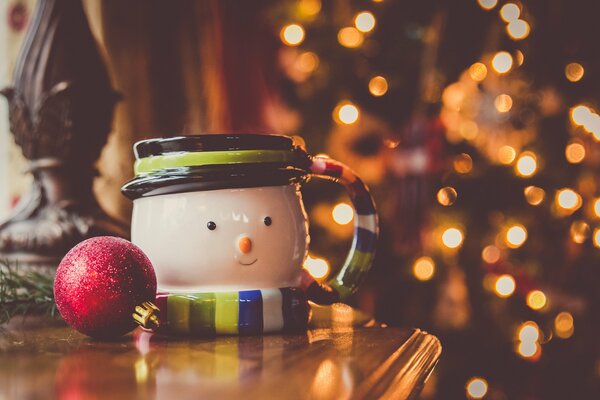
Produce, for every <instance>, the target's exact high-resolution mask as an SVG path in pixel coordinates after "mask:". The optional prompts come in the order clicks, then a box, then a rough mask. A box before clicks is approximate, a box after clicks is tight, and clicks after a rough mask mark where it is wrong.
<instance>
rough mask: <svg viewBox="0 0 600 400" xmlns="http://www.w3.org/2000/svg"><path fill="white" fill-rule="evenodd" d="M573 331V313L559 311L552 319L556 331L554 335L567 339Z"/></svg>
mask: <svg viewBox="0 0 600 400" xmlns="http://www.w3.org/2000/svg"><path fill="white" fill-rule="evenodd" d="M574 331H575V324H574V320H573V315H571V313H569V312H566V311H563V312H561V313H559V314H558V315H557V316H556V318H555V319H554V332H555V333H556V336H558V337H559V338H561V339H568V338H570V337H571V336H573V332H574Z"/></svg>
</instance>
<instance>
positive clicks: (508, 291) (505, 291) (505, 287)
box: [494, 274, 516, 297]
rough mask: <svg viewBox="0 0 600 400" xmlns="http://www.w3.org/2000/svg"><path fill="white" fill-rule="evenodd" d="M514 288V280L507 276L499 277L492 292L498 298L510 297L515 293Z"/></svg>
mask: <svg viewBox="0 0 600 400" xmlns="http://www.w3.org/2000/svg"><path fill="white" fill-rule="evenodd" d="M515 288H516V283H515V278H513V277H512V276H511V275H509V274H504V275H500V276H499V277H498V279H496V284H495V285H494V291H495V292H496V294H497V295H498V296H499V297H510V296H511V295H512V294H513V293H514V292H515Z"/></svg>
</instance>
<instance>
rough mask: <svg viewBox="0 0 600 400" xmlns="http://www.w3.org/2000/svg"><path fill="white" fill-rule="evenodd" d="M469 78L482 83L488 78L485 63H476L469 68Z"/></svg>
mask: <svg viewBox="0 0 600 400" xmlns="http://www.w3.org/2000/svg"><path fill="white" fill-rule="evenodd" d="M469 76H470V77H471V79H473V80H474V81H475V82H481V81H482V80H484V79H485V77H486V76H487V67H486V66H485V64H483V63H480V62H476V63H474V64H473V65H471V66H470V67H469Z"/></svg>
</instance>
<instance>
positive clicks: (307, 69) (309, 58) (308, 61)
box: [297, 51, 319, 73]
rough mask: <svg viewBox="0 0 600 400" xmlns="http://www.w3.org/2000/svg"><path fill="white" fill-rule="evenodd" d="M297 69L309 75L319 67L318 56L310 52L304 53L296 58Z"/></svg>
mask: <svg viewBox="0 0 600 400" xmlns="http://www.w3.org/2000/svg"><path fill="white" fill-rule="evenodd" d="M297 65H298V69H299V70H300V71H302V72H304V73H311V72H313V71H314V70H316V69H317V67H318V66H319V56H317V55H316V54H315V53H313V52H312V51H305V52H304V53H302V54H300V56H299V57H298V64H297Z"/></svg>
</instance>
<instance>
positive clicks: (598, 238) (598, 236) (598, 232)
mask: <svg viewBox="0 0 600 400" xmlns="http://www.w3.org/2000/svg"><path fill="white" fill-rule="evenodd" d="M594 246H596V247H599V248H600V228H596V229H594Z"/></svg>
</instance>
